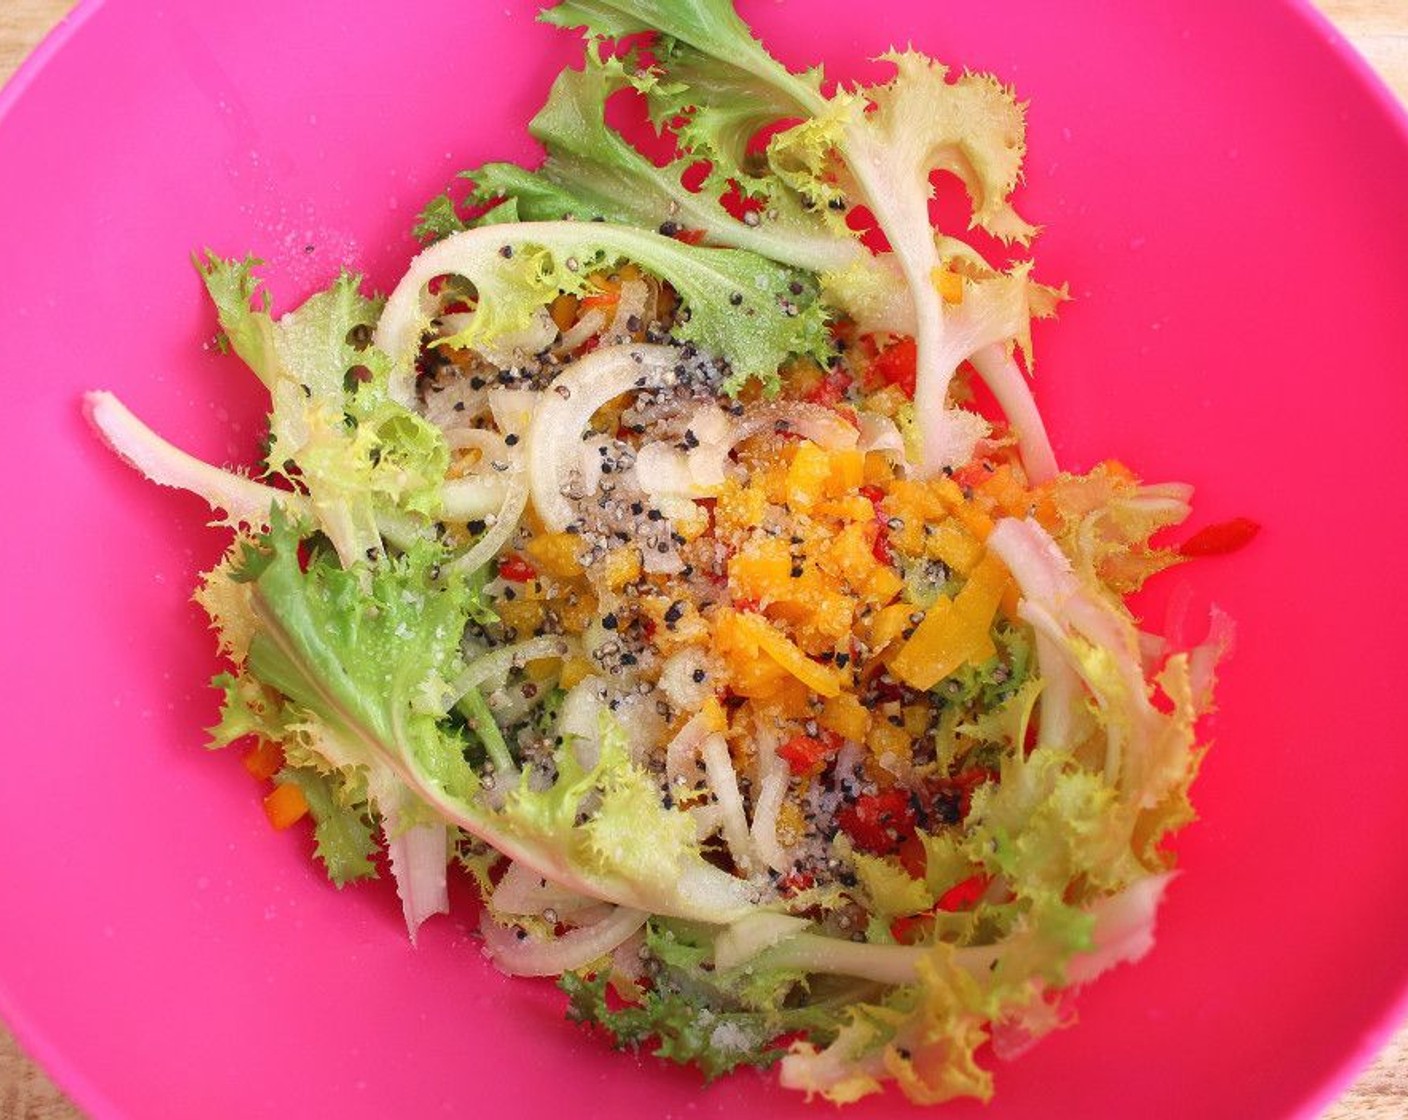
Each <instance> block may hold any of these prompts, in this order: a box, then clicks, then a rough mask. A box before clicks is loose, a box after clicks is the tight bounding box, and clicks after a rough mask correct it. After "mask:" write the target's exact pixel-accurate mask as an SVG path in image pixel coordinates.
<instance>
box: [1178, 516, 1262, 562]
mask: <svg viewBox="0 0 1408 1120" xmlns="http://www.w3.org/2000/svg"><path fill="white" fill-rule="evenodd" d="M1259 532H1261V526H1260V525H1259V524H1258V523H1257V522H1255V521H1253V520H1252V519H1251V518H1249V517H1234V518H1232V520H1230V521H1219V522H1218V523H1217V524H1216V525H1209V526H1207V527H1206V528H1203V529H1199V530H1198V531H1197V532H1196V533H1194V534H1193V535H1192V536H1191V537H1189V538H1188V539H1187V540H1186V541H1184V542H1183V543H1182V544H1181V545H1180V546H1179V548H1178V551H1179V552H1180V553H1182V554H1183V555H1184V556H1221V555H1223V554H1224V553H1227V552H1236V551H1237V549H1239V548H1241V547H1243V546H1244V545H1246V544H1248V543H1250V541H1251V539H1252V538H1253V537H1254V536H1256V535H1257V533H1259Z"/></svg>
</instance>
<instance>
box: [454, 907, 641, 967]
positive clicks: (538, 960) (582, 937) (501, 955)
mask: <svg viewBox="0 0 1408 1120" xmlns="http://www.w3.org/2000/svg"><path fill="white" fill-rule="evenodd" d="M649 916H650V915H649V914H648V913H647V912H646V911H644V910H632V909H630V908H629V907H625V906H618V907H616V908H615V909H614V910H613V911H612V912H611V913H610V914H608V915H607V916H606V917H604V918H602V919H601V920H600V921H598V922H596V923H594V924H593V925H586V926H579V927H577V928H576V929H572V930H568V931H567V932H566V933H564V934H562V935H561V936H558V937H554V938H551V939H545V938H537V937H533V936H532V935H531V934H530V935H527V936H523V937H520V936H519V934H520V933H523V932H524V931H522V930H512V929H505V928H504V927H503V926H501V925H499V924H498V923H497V922H495V921H494V920H493V919H492V918H490V917H489V916H488V914H487V913H486V914H485V915H484V918H483V919H482V920H481V922H480V930H481V931H482V932H483V934H484V951H485V953H486V954H487V955H488V956H489V957H490V959H492V960H493V962H494V964H495V965H497V966H498V967H499V969H500V970H502V971H503V972H506V973H508V974H509V975H510V976H558V975H560V974H561V973H563V972H566V971H568V970H569V969H573V968H582V967H583V966H585V965H588V964H591V962H592V961H594V960H596V959H597V958H598V957H603V956H605V955H606V954H607V953H609V952H611V951H612V950H613V949H615V948H616V947H617V946H618V945H620V944H621V943H622V942H623V941H625V940H626V938H628V937H630V936H631V935H632V934H633V933H635V932H636V930H638V929H640V928H641V927H642V926H643V925H645V920H646V918H648V917H649Z"/></svg>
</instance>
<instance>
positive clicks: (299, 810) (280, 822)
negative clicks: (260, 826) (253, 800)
mask: <svg viewBox="0 0 1408 1120" xmlns="http://www.w3.org/2000/svg"><path fill="white" fill-rule="evenodd" d="M264 815H265V816H267V817H268V818H269V823H270V824H271V825H273V826H274V827H275V828H278V829H285V828H289V827H291V826H292V825H294V824H297V823H298V822H299V821H300V820H302V819H303V818H304V817H305V816H307V815H308V802H307V801H306V800H305V799H304V797H303V791H302V790H301V789H299V788H298V787H297V786H296V785H294V784H293V783H292V782H286V783H285V784H283V785H281V786H275V787H274V792H273V793H271V794H269V796H268V797H266V798H265V799H264Z"/></svg>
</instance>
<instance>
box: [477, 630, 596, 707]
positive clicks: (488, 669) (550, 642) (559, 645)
mask: <svg viewBox="0 0 1408 1120" xmlns="http://www.w3.org/2000/svg"><path fill="white" fill-rule="evenodd" d="M568 649H569V647H568V645H567V639H566V638H563V637H560V636H558V635H555V634H544V635H542V636H541V637H538V638H528V639H527V640H526V641H522V642H515V643H514V644H513V645H511V646H501V647H500V648H498V649H495V650H493V651H492V652H490V653H486V654H484V655H483V656H481V657H476V658H475V659H474V660H473V661H472V662H470V663H469V664H468V665H466V666H465V669H464V672H462V673H461V674H460V675H459V676H458V677H456V678H455V680H454V683H453V684H451V686H450V689H451V692H452V693H453V694H454V695H455V697H456V698H458V697H460V696H463V695H464V694H465V693H466V692H468V691H469V690H470V689H471V688H478V687H479V686H480V685H481V684H487V685H488V686H489V689H490V690H491V691H492V690H493V689H496V688H502V687H503V685H504V682H505V681H506V680H508V675H509V673H511V672H512V671H513V670H514V669H516V668H522V666H524V665H526V664H527V663H528V662H529V661H537V660H539V659H540V658H544V657H562V656H563V655H564V654H566V653H567V652H568Z"/></svg>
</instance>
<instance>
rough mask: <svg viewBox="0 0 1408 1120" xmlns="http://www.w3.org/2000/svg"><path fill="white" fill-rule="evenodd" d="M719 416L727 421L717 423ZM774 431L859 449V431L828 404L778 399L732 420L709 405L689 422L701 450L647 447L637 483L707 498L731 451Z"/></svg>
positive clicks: (831, 447) (639, 459)
mask: <svg viewBox="0 0 1408 1120" xmlns="http://www.w3.org/2000/svg"><path fill="white" fill-rule="evenodd" d="M715 414H717V415H718V416H723V417H724V418H725V419H726V420H727V423H726V424H723V425H719V424H718V423H716V422H715ZM770 429H771V430H773V431H778V430H781V431H785V432H787V433H789V434H795V435H799V436H802V437H804V438H806V439H809V440H811V441H812V442H813V443H815V444H817V445H818V446H819V447H822V448H825V449H826V450H828V451H837V450H845V449H849V448H852V447H855V446H856V443H857V440H858V433H857V431H856V429H855V428H854V427H853V426H851V425H850V424H848V423H847V422H846V421H845V420H844V419H843V418H842V417H841V416H840V415H839V414H838V413H836V412H835V411H833V410H832V409H829V408H827V407H826V406H824V405H819V404H810V403H808V402H806V401H774V402H771V403H769V404H763V405H758V406H756V407H754V408H750V409H748V410H747V411H746V412H744V414H743V415H742V416H738V417H728V416H727V414H725V413H723V412H722V410H721V409H719V408H718V406H717V405H713V404H708V405H704V406H703V407H702V408H701V409H699V411H698V412H696V413H695V416H694V417H693V418H691V420H690V431H691V432H693V433H694V436H695V438H696V439H697V440H698V441H699V446H698V447H695V448H693V449H691V450H689V451H687V452H686V451H681V450H680V449H679V448H678V447H676V446H675V445H674V444H673V443H671V442H667V441H664V440H657V441H655V442H652V443H648V444H645V445H644V446H643V447H642V448H641V449H640V450H639V451H638V452H637V454H636V476H637V480H638V482H639V484H640V487H641V489H642V490H644V491H645V492H646V493H647V494H649V495H650V496H652V497H655V496H657V495H661V494H678V495H682V496H685V497H707V496H708V495H709V494H710V493H711V492H712V489H713V488H714V487H717V486H718V485H720V484H721V483H722V482H723V481H724V472H725V471H726V469H727V467H728V457H729V453H730V452H732V451H733V449H734V448H735V447H737V446H738V445H739V444H740V443H742V442H743V441H744V440H745V439H748V438H749V437H750V436H755V435H758V434H760V433H762V432H766V431H768V430H770Z"/></svg>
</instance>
